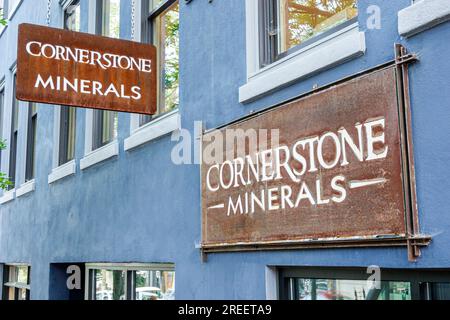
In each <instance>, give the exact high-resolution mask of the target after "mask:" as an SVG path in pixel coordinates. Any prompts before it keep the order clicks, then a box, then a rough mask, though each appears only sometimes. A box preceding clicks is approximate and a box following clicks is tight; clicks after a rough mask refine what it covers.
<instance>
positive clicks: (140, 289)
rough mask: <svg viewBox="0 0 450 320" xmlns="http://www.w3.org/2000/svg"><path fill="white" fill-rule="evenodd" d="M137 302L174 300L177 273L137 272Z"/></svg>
mask: <svg viewBox="0 0 450 320" xmlns="http://www.w3.org/2000/svg"><path fill="white" fill-rule="evenodd" d="M135 291H136V294H135V297H136V300H174V299H175V272H173V271H154V270H151V271H136V290H135Z"/></svg>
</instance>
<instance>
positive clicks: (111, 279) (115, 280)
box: [95, 270, 125, 300]
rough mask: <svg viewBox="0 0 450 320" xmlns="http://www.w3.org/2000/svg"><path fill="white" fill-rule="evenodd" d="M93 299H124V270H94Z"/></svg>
mask: <svg viewBox="0 0 450 320" xmlns="http://www.w3.org/2000/svg"><path fill="white" fill-rule="evenodd" d="M95 300H125V271H120V270H119V271H117V270H95Z"/></svg>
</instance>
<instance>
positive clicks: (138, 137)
mask: <svg viewBox="0 0 450 320" xmlns="http://www.w3.org/2000/svg"><path fill="white" fill-rule="evenodd" d="M132 117H133V115H132ZM180 129H181V119H180V113H179V111H178V110H174V111H172V112H169V113H167V114H164V115H161V116H160V117H158V118H156V119H155V120H153V121H151V122H149V123H147V124H145V125H143V126H142V127H139V128H137V129H135V130H134V131H133V133H132V134H131V135H130V136H129V137H128V138H126V139H125V143H124V150H125V151H129V150H131V149H134V148H136V147H138V146H140V145H142V144H144V143H147V142H149V141H152V140H154V139H157V138H159V137H162V136H164V135H166V134H169V133H172V132H174V131H177V130H180Z"/></svg>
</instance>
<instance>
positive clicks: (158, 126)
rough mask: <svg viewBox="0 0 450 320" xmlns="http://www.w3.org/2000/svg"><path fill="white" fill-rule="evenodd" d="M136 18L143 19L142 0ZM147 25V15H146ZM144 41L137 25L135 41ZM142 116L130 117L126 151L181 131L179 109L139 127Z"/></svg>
mask: <svg viewBox="0 0 450 320" xmlns="http://www.w3.org/2000/svg"><path fill="white" fill-rule="evenodd" d="M135 17H138V21H140V17H142V0H137V1H135ZM145 23H147V15H145ZM141 39H142V23H136V27H135V38H134V41H136V42H140V41H141ZM139 119H140V115H138V114H131V115H130V136H129V137H128V138H126V139H125V143H124V150H125V151H130V150H132V149H134V148H136V147H138V146H141V145H143V144H145V143H147V142H149V141H152V140H154V139H157V138H159V137H162V136H164V135H167V134H170V133H173V132H176V131H179V130H181V117H180V111H179V108H177V109H176V110H173V111H170V112H168V113H165V114H162V115H161V116H158V117H156V118H155V119H152V120H151V121H150V122H149V123H146V124H144V125H142V126H139Z"/></svg>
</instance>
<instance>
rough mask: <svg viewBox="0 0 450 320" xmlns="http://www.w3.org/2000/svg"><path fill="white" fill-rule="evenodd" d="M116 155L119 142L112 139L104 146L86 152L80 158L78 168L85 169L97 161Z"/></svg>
mask: <svg viewBox="0 0 450 320" xmlns="http://www.w3.org/2000/svg"><path fill="white" fill-rule="evenodd" d="M118 155H119V142H118V141H117V140H114V141H112V142H110V143H108V144H107V145H106V146H103V147H101V148H98V149H96V150H94V151H91V152H90V153H88V154H86V155H85V157H84V158H83V159H81V160H80V169H81V170H85V169H87V168H89V167H92V166H93V165H95V164H97V163H100V162H103V161H105V160H108V159H110V158H113V157H115V156H118Z"/></svg>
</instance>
